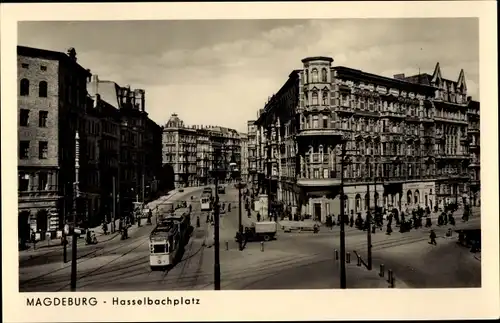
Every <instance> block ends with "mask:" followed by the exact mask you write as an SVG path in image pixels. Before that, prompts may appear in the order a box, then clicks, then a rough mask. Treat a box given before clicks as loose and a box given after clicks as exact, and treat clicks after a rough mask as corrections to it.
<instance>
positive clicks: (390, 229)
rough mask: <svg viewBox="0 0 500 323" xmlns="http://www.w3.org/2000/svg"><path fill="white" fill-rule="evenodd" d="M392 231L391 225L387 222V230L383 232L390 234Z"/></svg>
mask: <svg viewBox="0 0 500 323" xmlns="http://www.w3.org/2000/svg"><path fill="white" fill-rule="evenodd" d="M391 233H392V228H391V225H390V224H387V230H386V232H385V234H387V235H388V236H390V235H391Z"/></svg>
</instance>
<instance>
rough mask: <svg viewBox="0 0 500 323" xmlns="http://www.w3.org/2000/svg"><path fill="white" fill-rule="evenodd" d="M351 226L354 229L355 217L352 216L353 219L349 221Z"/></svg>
mask: <svg viewBox="0 0 500 323" xmlns="http://www.w3.org/2000/svg"><path fill="white" fill-rule="evenodd" d="M349 226H350V227H351V228H352V227H353V226H354V215H352V214H351V218H350V219H349Z"/></svg>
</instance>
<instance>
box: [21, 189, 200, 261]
mask: <svg viewBox="0 0 500 323" xmlns="http://www.w3.org/2000/svg"><path fill="white" fill-rule="evenodd" d="M198 189H201V186H200V187H187V188H184V192H182V193H181V192H179V191H178V190H177V189H176V190H172V191H170V192H168V194H167V195H164V196H161V197H159V198H158V199H156V200H154V201H151V202H149V203H148V204H147V207H148V208H154V207H156V206H157V205H158V204H161V203H164V202H166V201H168V200H169V199H170V198H172V197H173V196H176V195H178V196H184V195H187V194H190V193H192V192H194V191H196V190H198ZM119 221H120V220H119V219H116V220H115V228H116V229H118V227H119ZM146 221H147V219H145V218H142V219H141V225H145V224H146ZM137 229H138V227H137V224H134V225H132V226H131V227H130V228H129V231H128V234H129V235H133V234H134V233H135V232H136V231H137ZM89 230H92V231H94V232H95V235H96V238H97V241H98V243H99V244H100V243H105V242H108V241H111V240H114V239H115V238H117V237H118V236H119V235H120V233H119V232H115V233H111V223H108V233H109V234H107V235H105V234H104V231H103V229H102V225H99V226H97V227H94V228H89ZM71 240H72V237H71V236H69V237H68V245H71ZM77 245H78V246H82V245H85V236H81V237H80V238H79V239H78V241H77ZM58 247H59V248H60V247H62V245H61V240H60V239H51V240H45V241H39V242H38V243H37V244H36V248H35V249H33V244H31V243H30V244H29V248H28V249H26V250H21V251H19V255H36V254H39V253H42V252H48V251H51V250H55V249H56V248H58Z"/></svg>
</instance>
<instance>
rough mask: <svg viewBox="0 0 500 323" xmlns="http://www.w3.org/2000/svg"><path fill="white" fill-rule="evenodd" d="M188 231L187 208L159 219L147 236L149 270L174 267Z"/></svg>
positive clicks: (189, 221) (188, 218) (188, 212)
mask: <svg viewBox="0 0 500 323" xmlns="http://www.w3.org/2000/svg"><path fill="white" fill-rule="evenodd" d="M190 229H191V212H190V211H189V208H179V209H177V210H175V211H174V212H173V213H171V214H169V215H167V216H165V217H163V218H162V219H161V221H160V222H159V223H158V224H157V226H156V227H155V228H154V229H153V231H152V232H151V234H150V236H149V264H150V267H151V270H155V269H159V268H165V267H169V266H173V265H175V262H176V261H177V259H178V256H179V254H180V250H181V248H182V247H183V246H184V244H185V242H186V239H187V238H188V237H189V231H190Z"/></svg>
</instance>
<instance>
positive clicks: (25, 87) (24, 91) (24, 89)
mask: <svg viewBox="0 0 500 323" xmlns="http://www.w3.org/2000/svg"><path fill="white" fill-rule="evenodd" d="M19 87H20V89H19V91H20V95H22V96H28V95H30V81H28V79H22V80H21V84H20V86H19Z"/></svg>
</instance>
